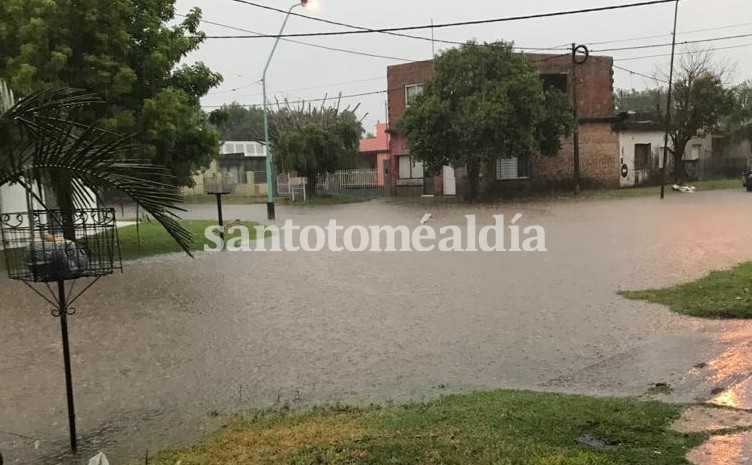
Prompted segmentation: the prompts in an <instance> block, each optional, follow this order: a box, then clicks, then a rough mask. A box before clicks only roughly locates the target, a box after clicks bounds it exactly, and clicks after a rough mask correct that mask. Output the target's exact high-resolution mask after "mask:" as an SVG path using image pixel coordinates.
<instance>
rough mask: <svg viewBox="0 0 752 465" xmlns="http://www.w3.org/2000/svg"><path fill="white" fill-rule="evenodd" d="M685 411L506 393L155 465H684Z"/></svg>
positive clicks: (237, 429) (282, 430)
mask: <svg viewBox="0 0 752 465" xmlns="http://www.w3.org/2000/svg"><path fill="white" fill-rule="evenodd" d="M683 408H684V407H683V406H680V405H675V404H664V403H659V402H644V401H638V400H630V399H610V398H602V399H597V398H587V397H579V396H564V395H555V394H542V393H531V392H516V391H500V392H487V393H478V394H471V395H463V396H448V397H444V398H442V399H440V400H437V401H434V402H430V403H421V404H412V405H407V406H400V407H382V408H380V407H373V408H370V409H362V410H361V409H350V408H329V409H314V410H313V411H310V412H291V411H279V412H270V413H264V414H259V415H257V416H255V417H252V418H247V419H238V420H236V421H234V422H232V423H231V424H230V425H228V426H227V427H225V428H223V429H222V430H221V431H219V432H218V433H216V434H214V435H212V436H209V437H208V438H206V439H205V440H204V441H202V442H201V443H199V444H196V445H194V446H192V447H188V448H184V449H177V450H172V451H165V452H162V453H161V454H159V455H157V456H156V457H154V458H153V459H152V460H151V461H150V463H151V464H153V465H175V464H177V463H179V464H181V465H231V464H232V465H236V464H238V465H239V464H243V465H256V464H269V465H271V464H274V465H277V464H295V465H302V464H363V465H365V464H373V465H376V464H394V465H399V464H404V465H408V464H455V465H471V464H488V465H491V464H507V465H615V464H633V465H638V464H639V465H645V464H651V465H679V464H686V462H685V461H684V456H685V454H686V453H687V452H688V451H689V450H690V449H692V448H694V447H696V446H697V445H699V444H700V443H701V442H702V440H704V439H705V435H702V434H690V435H685V434H679V433H675V432H672V431H670V430H669V429H668V427H669V425H670V424H671V423H672V422H673V420H675V419H677V418H678V417H679V416H680V415H681V412H682V411H683ZM581 440H584V442H586V443H588V444H582V443H581ZM134 465H135V464H134Z"/></svg>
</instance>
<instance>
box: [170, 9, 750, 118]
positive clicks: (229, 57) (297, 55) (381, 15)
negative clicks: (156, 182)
mask: <svg viewBox="0 0 752 465" xmlns="http://www.w3.org/2000/svg"><path fill="white" fill-rule="evenodd" d="M253 1H254V2H256V3H261V4H264V5H270V6H274V7H277V8H281V9H285V10H286V9H287V8H289V7H290V6H291V5H292V4H293V3H294V1H292V0H253ZM637 1H638V0H567V1H562V0H526V1H508V0H496V1H490V0H462V1H451V2H450V1H430V0H379V1H365V0H318V6H317V8H316V9H315V10H311V9H304V8H296V10H295V11H296V12H298V13H303V14H306V15H310V16H318V17H320V18H325V19H330V20H335V21H340V22H344V23H349V24H353V25H358V26H365V27H371V28H381V27H395V26H413V25H423V24H430V23H431V21H432V20H433V22H434V24H440V23H447V22H457V21H466V20H478V19H488V18H501V17H508V16H517V15H526V14H535V13H544V12H553V11H562V10H573V9H580V8H593V7H599V6H606V5H615V4H621V3H635V2H637ZM194 6H198V7H200V8H201V9H202V10H203V14H204V20H206V21H212V22H217V23H222V24H226V25H229V26H233V27H238V28H242V29H248V30H250V31H254V32H260V33H264V34H277V33H278V31H279V28H280V26H281V25H282V21H283V19H284V15H283V14H281V13H275V12H270V11H266V10H262V9H259V8H255V7H252V6H248V5H244V4H241V3H237V2H234V1H232V0H178V1H177V11H178V13H185V12H187V11H188V10H189V9H190V8H192V7H194ZM673 10H674V8H673V4H663V5H655V6H644V7H637V8H633V9H627V10H617V11H610V12H599V13H587V14H582V15H578V16H564V17H558V18H546V19H534V20H526V21H516V22H508V23H497V24H486V25H477V26H463V27H452V28H444V29H436V30H435V33H434V34H435V36H434V37H435V38H436V39H443V40H452V41H465V40H469V39H473V38H474V39H477V40H478V41H495V40H506V41H512V42H514V43H515V45H516V46H519V47H559V46H568V45H566V44H571V43H572V42H577V43H582V44H585V45H588V46H589V47H590V48H591V49H592V50H593V53H597V54H599V55H600V54H602V55H610V56H613V57H614V58H615V60H616V61H615V64H616V65H617V66H621V67H624V68H627V69H630V70H632V71H635V72H638V73H644V74H648V75H654V74H655V72H656V71H657V70H659V69H664V70H668V67H669V56H667V55H668V54H670V51H671V49H670V46H666V47H661V48H648V49H642V50H624V51H613V52H602V53H598V52H597V50H598V49H603V48H614V47H633V46H642V45H650V44H670V42H671V30H672V26H673V23H672V22H673ZM202 29H203V30H204V31H205V32H206V33H207V34H209V35H237V34H243V32H240V31H234V30H231V29H227V28H224V27H219V26H214V25H210V24H206V23H204V24H203V26H202ZM710 29H712V30H710ZM334 30H346V29H345V28H340V27H337V26H331V25H327V24H323V23H317V22H314V21H311V20H308V19H305V18H298V17H291V18H290V20H289V22H288V24H287V27H286V29H285V33H288V34H294V33H306V32H320V31H334ZM678 31H679V35H678V37H677V40H678V41H679V43H681V41H692V40H702V39H711V38H717V37H726V36H737V35H745V34H750V36H749V37H742V38H737V39H730V40H719V41H714V42H708V43H702V44H695V45H681V44H680V45H678V47H677V52H679V53H680V52H683V51H687V50H691V49H696V48H698V47H704V48H708V47H712V48H716V49H717V51H716V57H717V58H719V59H722V60H725V61H727V62H729V63H731V64H733V65H735V72H734V74H733V76H732V79H733V81H735V82H738V81H741V80H746V79H752V60H745V57H749V56H750V55H749V54H750V52H751V51H752V2H750V0H683V1H682V2H681V5H680V12H679V26H678ZM407 33H408V34H411V35H423V36H424V37H430V35H431V32H430V31H409V32H407ZM645 36H653V37H649V38H645ZM655 36H657V37H655ZM637 39H639V40H637ZM295 40H299V41H302V42H308V43H312V44H317V45H324V46H328V47H336V48H341V49H347V50H352V51H358V52H366V53H371V54H377V55H385V56H389V57H393V58H400V59H404V60H426V59H430V58H431V56H432V43H431V42H430V41H422V40H416V39H409V38H400V37H392V36H388V35H384V34H362V35H346V36H333V37H300V38H296V39H295ZM604 41H618V42H614V43H609V44H601V45H598V44H597V43H602V42H604ZM272 45H273V39H229V40H227V39H210V40H207V42H206V43H205V44H204V45H203V46H202V47H201V49H200V50H199V51H198V52H197V53H194V54H192V55H191V56H189V57H188V58H187V60H186V62H195V61H199V60H200V61H204V62H205V63H206V64H207V65H209V66H210V67H212V68H213V69H214V70H216V71H219V72H221V73H222V74H223V75H224V78H225V82H224V84H223V85H222V86H221V87H219V88H217V89H215V90H213V91H212V92H211V93H210V94H209V95H208V96H207V97H206V98H205V99H204V100H203V102H202V103H203V104H204V105H206V106H207V107H209V108H211V107H212V106H217V105H221V104H224V103H230V102H232V101H237V102H239V103H242V104H248V105H250V104H257V105H260V104H261V103H262V97H261V91H262V88H261V85H260V84H258V83H255V84H254V81H258V80H260V79H261V76H262V73H263V67H264V64H265V62H266V59H267V57H268V55H269V52H270V51H271V48H272ZM450 46H451V45H446V44H441V43H436V44H435V49H436V51H437V52H440V51H441V50H443V49H444V48H446V47H450ZM728 47H734V48H728ZM722 48H725V49H723V50H721V49H722ZM653 55H666V56H661V57H653V58H643V57H646V56H653ZM630 58H637V59H630ZM404 60H402V61H401V60H397V59H387V58H373V57H367V56H358V55H354V54H349V53H343V52H336V51H329V50H323V49H320V48H314V47H310V46H307V45H302V44H297V43H290V42H286V41H282V42H280V44H279V47H278V49H277V52H276V54H275V56H274V59H273V61H272V64H271V66H270V68H269V73H268V76H267V85H268V88H267V89H268V92H269V95H270V97H271V96H277V97H279V98H284V97H288V98H290V99H291V100H298V99H300V98H303V99H320V98H323V97H325V96H327V95H328V96H330V97H336V95H337V94H338V93H339V92H342V94H343V95H351V94H359V93H365V92H373V91H378V90H385V89H386V67H387V66H388V65H391V64H398V63H404V62H405V61H404ZM615 81H616V82H615V87H616V88H636V89H642V88H645V87H648V86H650V85H651V84H653V83H651V81H650V80H649V79H646V78H644V77H640V76H638V75H633V74H631V73H629V72H627V71H623V70H620V69H615ZM344 102H345V103H346V104H352V105H355V104H357V103H360V104H361V105H360V108H359V114H360V116H365V115H366V113H368V115H367V116H366V117H365V120H364V123H365V126H366V130H369V131H370V130H371V127H372V126H373V125H374V124H375V123H376V122H377V121H379V120H381V121H384V120H385V118H386V115H385V111H386V110H385V104H386V95H385V94H377V95H371V96H365V97H358V98H349V99H346V100H344Z"/></svg>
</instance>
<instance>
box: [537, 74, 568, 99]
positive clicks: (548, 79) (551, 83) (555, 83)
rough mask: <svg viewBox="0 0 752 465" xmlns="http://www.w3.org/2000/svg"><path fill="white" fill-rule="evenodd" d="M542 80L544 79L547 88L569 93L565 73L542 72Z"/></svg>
mask: <svg viewBox="0 0 752 465" xmlns="http://www.w3.org/2000/svg"><path fill="white" fill-rule="evenodd" d="M540 77H541V80H542V81H543V86H544V87H546V88H554V89H556V90H558V91H560V92H562V93H564V94H566V93H568V91H567V86H568V82H567V75H566V74H563V73H551V74H541V75H540Z"/></svg>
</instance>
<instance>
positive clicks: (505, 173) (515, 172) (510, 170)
mask: <svg viewBox="0 0 752 465" xmlns="http://www.w3.org/2000/svg"><path fill="white" fill-rule="evenodd" d="M525 160H526V159H520V158H518V157H513V158H498V159H497V160H496V180H497V181H506V180H510V179H527V178H529V177H530V169H529V168H530V166H529V164H528V163H526V162H525Z"/></svg>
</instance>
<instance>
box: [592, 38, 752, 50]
mask: <svg viewBox="0 0 752 465" xmlns="http://www.w3.org/2000/svg"><path fill="white" fill-rule="evenodd" d="M747 37H752V34H738V35H735V36H725V37H713V38H710V39H699V40H685V41H683V42H677V43H676V45H691V44H701V43H706V42H718V41H722V40H732V39H744V38H747ZM670 46H671V44H649V45H636V46H632V47H618V48H602V49H600V50H593V52H598V53H601V52H620V51H624V50H644V49H648V48H660V47H670Z"/></svg>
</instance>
